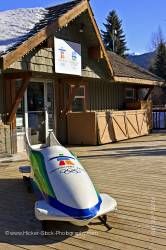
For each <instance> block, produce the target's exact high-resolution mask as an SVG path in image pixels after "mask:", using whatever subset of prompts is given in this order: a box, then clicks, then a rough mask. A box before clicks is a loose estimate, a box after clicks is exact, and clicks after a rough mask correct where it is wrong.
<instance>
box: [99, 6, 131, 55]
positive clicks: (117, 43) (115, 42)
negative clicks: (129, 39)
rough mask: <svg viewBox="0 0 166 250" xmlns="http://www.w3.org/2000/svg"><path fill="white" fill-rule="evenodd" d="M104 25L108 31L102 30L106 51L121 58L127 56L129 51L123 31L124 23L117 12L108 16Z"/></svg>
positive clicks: (112, 12)
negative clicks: (126, 53)
mask: <svg viewBox="0 0 166 250" xmlns="http://www.w3.org/2000/svg"><path fill="white" fill-rule="evenodd" d="M103 25H104V26H105V29H106V31H103V30H102V31H101V33H102V38H103V42H104V44H105V47H106V49H108V50H110V51H113V52H115V53H117V54H118V55H120V56H125V52H126V51H127V50H128V49H127V47H126V39H125V35H124V33H123V29H122V21H121V20H120V19H119V17H118V15H117V14H116V11H115V10H113V11H111V12H110V13H109V14H108V16H107V18H106V23H104V24H103Z"/></svg>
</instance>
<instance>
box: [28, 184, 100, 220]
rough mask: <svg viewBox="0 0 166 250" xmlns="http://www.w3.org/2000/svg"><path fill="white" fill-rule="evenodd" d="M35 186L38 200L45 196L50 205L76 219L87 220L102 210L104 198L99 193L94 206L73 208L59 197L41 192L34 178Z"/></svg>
mask: <svg viewBox="0 0 166 250" xmlns="http://www.w3.org/2000/svg"><path fill="white" fill-rule="evenodd" d="M32 183H33V188H34V191H35V195H36V198H37V200H40V199H44V197H45V198H46V199H47V202H48V203H49V204H50V206H52V207H54V208H55V209H57V210H59V211H61V212H63V213H65V214H67V215H69V216H70V217H73V218H75V219H79V220H86V219H91V218H93V217H95V216H96V214H97V212H98V211H99V210H100V205H101V203H102V199H101V197H100V195H99V194H98V203H97V204H96V205H95V206H94V207H92V208H86V209H77V208H73V207H70V206H67V205H64V204H63V203H61V202H60V201H58V200H57V199H55V198H53V197H51V196H48V195H46V194H45V193H41V191H40V189H39V188H38V186H37V184H36V182H35V181H34V180H33V182H32Z"/></svg>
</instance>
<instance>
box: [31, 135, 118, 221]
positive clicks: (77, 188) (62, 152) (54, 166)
mask: <svg viewBox="0 0 166 250" xmlns="http://www.w3.org/2000/svg"><path fill="white" fill-rule="evenodd" d="M49 138H50V139H49V143H48V145H35V146H34V145H33V146H31V145H30V143H29V140H28V138H27V139H26V142H27V152H28V154H29V158H30V161H31V165H32V171H31V172H32V179H33V187H34V189H35V190H36V191H37V193H38V194H39V195H40V198H38V200H37V201H36V203H35V215H36V218H37V219H38V220H41V221H46V220H57V221H69V222H71V223H73V224H76V225H86V224H88V223H89V222H90V221H91V220H92V219H94V218H96V217H99V218H100V219H101V218H102V217H101V216H103V215H106V214H107V213H109V212H111V211H114V210H115V209H116V208H117V203H116V201H115V199H113V198H112V197H110V196H109V195H107V194H99V193H98V192H97V190H96V189H95V187H94V185H93V183H92V181H91V179H90V178H89V176H88V174H87V172H86V171H85V169H84V168H83V166H82V165H81V163H80V162H79V160H78V159H77V158H76V157H75V156H74V155H73V154H72V153H71V152H70V151H69V150H67V149H66V148H65V147H63V146H61V145H60V143H59V142H58V141H57V139H56V138H55V136H54V134H53V133H51V134H50V137H49ZM53 141H54V143H52V142H53ZM51 144H52V145H51ZM102 221H103V220H102ZM103 222H104V223H106V219H104V221H103Z"/></svg>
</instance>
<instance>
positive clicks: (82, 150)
mask: <svg viewBox="0 0 166 250" xmlns="http://www.w3.org/2000/svg"><path fill="white" fill-rule="evenodd" d="M165 142H166V135H165V134H153V135H151V136H146V137H141V138H136V139H134V140H129V141H124V142H120V143H117V144H109V145H103V146H99V147H94V146H93V147H77V148H70V150H72V151H73V152H74V153H76V154H78V155H79V156H80V159H81V162H82V163H83V165H84V166H85V168H86V169H87V171H88V173H89V175H90V176H91V178H92V180H93V181H94V183H95V186H96V188H97V189H98V190H100V192H106V193H108V194H110V195H112V196H113V197H114V198H115V199H116V200H117V202H118V211H117V212H115V213H112V214H109V216H108V221H109V222H110V223H111V225H112V226H113V229H112V230H111V231H109V232H107V229H106V228H105V227H104V226H103V225H101V224H100V222H99V221H98V220H97V219H95V220H94V221H93V222H92V223H90V225H89V226H88V227H83V228H79V227H75V226H73V225H70V224H68V223H57V222H52V223H50V225H49V231H51V232H53V233H54V235H50V236H43V235H40V234H39V235H38V236H35V235H32V236H27V235H21V236H20V235H9V236H8V235H5V232H6V231H9V232H10V233H12V232H26V231H27V232H33V233H34V232H39V233H40V232H41V231H42V228H41V224H40V222H39V221H37V220H36V219H35V217H34V211H33V208H34V202H35V198H34V195H33V194H28V193H27V191H26V188H25V186H24V185H23V182H22V179H21V175H20V174H19V172H18V167H19V166H20V165H24V164H27V162H26V161H25V162H11V163H8V162H6V163H1V164H0V200H1V203H0V250H1V249H5V250H10V249H12V250H15V249H16V250H21V249H28V250H38V249H41V250H47V249H52V250H56V249H57V250H63V249H65V250H77V249H80V250H83V249H95V250H101V249H106V250H107V249H120V250H124V249H125V250H135V249H136V250H137V249H151V250H160V249H161V250H164V249H166V191H165V190H166V164H165V162H166V143H165ZM28 164H29V163H28ZM61 232H64V233H65V232H69V233H71V235H59V234H60V233H61Z"/></svg>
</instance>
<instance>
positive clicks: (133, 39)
mask: <svg viewBox="0 0 166 250" xmlns="http://www.w3.org/2000/svg"><path fill="white" fill-rule="evenodd" d="M61 2H64V1H63V0H27V1H23V0H15V1H13V0H11V1H1V4H0V10H7V9H14V8H22V7H39V6H42V7H46V6H50V5H54V4H57V3H61ZM90 3H91V6H92V8H93V12H94V14H95V18H96V20H97V23H98V25H99V27H100V28H103V25H102V23H103V22H104V21H105V18H106V16H107V15H108V12H109V11H110V10H112V9H115V10H116V11H117V13H118V15H119V17H120V18H121V19H122V23H123V30H124V32H125V34H126V40H127V45H128V48H129V49H130V52H136V53H143V52H148V51H150V50H151V49H152V42H151V40H152V34H153V33H155V32H157V30H158V27H159V26H160V27H161V29H162V31H163V34H166V11H165V10H166V1H165V0H157V1H156V0H144V1H143V0H141V1H132V0H103V1H102V0H91V1H90Z"/></svg>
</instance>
